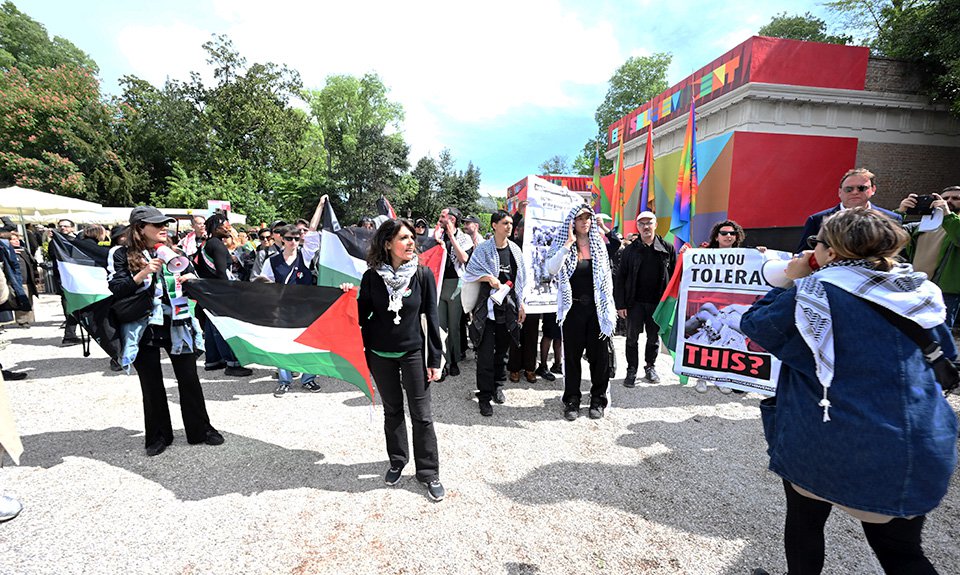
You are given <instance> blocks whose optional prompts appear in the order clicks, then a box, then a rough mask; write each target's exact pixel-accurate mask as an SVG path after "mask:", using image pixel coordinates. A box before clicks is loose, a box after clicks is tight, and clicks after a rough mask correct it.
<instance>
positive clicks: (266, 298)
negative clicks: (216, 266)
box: [184, 280, 373, 401]
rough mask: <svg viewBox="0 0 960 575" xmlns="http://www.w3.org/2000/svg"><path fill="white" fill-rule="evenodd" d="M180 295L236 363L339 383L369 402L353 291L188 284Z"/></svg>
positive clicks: (370, 391) (205, 282)
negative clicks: (203, 317)
mask: <svg viewBox="0 0 960 575" xmlns="http://www.w3.org/2000/svg"><path fill="white" fill-rule="evenodd" d="M184 293H185V294H186V295H187V297H190V298H193V299H195V300H197V304H198V305H199V306H200V307H202V308H203V310H204V313H206V315H207V319H208V320H210V321H212V322H213V325H215V326H216V327H217V330H218V331H219V332H220V334H221V335H222V336H223V339H225V340H226V342H227V344H229V345H230V349H232V350H233V353H234V354H236V356H237V360H238V361H240V363H242V364H244V365H246V364H249V363H256V364H259V365H272V366H274V367H278V368H282V369H288V370H290V371H299V372H303V373H313V374H316V375H320V376H326V377H334V378H337V379H342V380H343V381H346V382H347V383H350V384H353V385H355V386H357V387H358V388H359V389H360V391H362V392H363V393H364V394H365V395H366V396H367V397H369V398H370V399H371V401H372V400H373V386H372V385H371V380H370V370H369V369H368V368H367V360H366V358H365V357H364V352H363V339H362V338H361V336H360V323H359V321H358V319H359V318H358V311H357V291H356V288H354V289H353V290H351V291H350V292H347V293H344V292H343V291H342V290H340V289H339V288H327V287H316V286H309V285H281V284H273V283H260V282H252V283H251V282H231V281H225V280H192V281H190V282H187V283H185V284H184Z"/></svg>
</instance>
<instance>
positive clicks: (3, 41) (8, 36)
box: [0, 2, 98, 75]
mask: <svg viewBox="0 0 960 575" xmlns="http://www.w3.org/2000/svg"><path fill="white" fill-rule="evenodd" d="M61 65H68V66H79V67H81V68H86V69H88V70H90V71H91V72H93V73H94V74H96V73H97V72H98V69H97V64H96V62H94V61H93V60H92V59H91V58H90V56H88V55H87V54H85V53H84V52H83V51H82V50H80V49H79V48H77V47H76V46H74V45H73V43H72V42H70V41H69V40H66V39H64V38H61V37H59V36H54V37H53V38H52V39H51V38H50V37H49V36H48V35H47V29H46V28H44V26H43V24H40V23H39V22H37V21H36V20H34V19H33V18H30V17H29V16H27V15H26V14H24V13H23V12H20V11H19V10H17V7H16V6H15V5H14V4H13V2H4V3H3V6H0V69H5V70H6V69H10V68H13V67H17V68H19V69H20V70H21V71H22V72H23V73H24V74H27V75H29V73H30V71H31V70H33V69H35V68H56V67H57V66H61Z"/></svg>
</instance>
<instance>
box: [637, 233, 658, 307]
mask: <svg viewBox="0 0 960 575" xmlns="http://www.w3.org/2000/svg"><path fill="white" fill-rule="evenodd" d="M638 247H639V248H640V267H639V268H638V269H637V283H636V290H637V293H636V294H635V298H634V299H636V301H638V302H641V303H655V302H659V301H660V296H661V295H663V292H662V291H661V289H660V288H661V286H662V285H663V262H662V261H661V260H660V255H659V254H658V253H657V251H656V250H655V249H653V245H652V244H651V245H649V246H648V245H646V244H645V243H643V242H640V245H639V246H638Z"/></svg>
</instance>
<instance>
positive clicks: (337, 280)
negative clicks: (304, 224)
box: [317, 202, 375, 287]
mask: <svg viewBox="0 0 960 575" xmlns="http://www.w3.org/2000/svg"><path fill="white" fill-rule="evenodd" d="M320 222H321V225H320V251H319V252H318V253H317V285H320V286H327V287H337V286H339V285H340V284H342V283H352V284H354V285H360V278H361V277H363V273H364V272H365V271H367V251H368V250H369V249H370V240H372V239H373V234H374V233H375V232H374V230H368V229H364V228H358V227H353V226H350V227H347V228H342V227H340V222H339V221H337V216H336V214H334V213H333V208H332V207H331V206H330V202H326V204H325V205H324V206H323V217H322V218H321V220H320Z"/></svg>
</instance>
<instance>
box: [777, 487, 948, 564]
mask: <svg viewBox="0 0 960 575" xmlns="http://www.w3.org/2000/svg"><path fill="white" fill-rule="evenodd" d="M783 489H784V491H785V492H786V495H787V521H786V525H785V527H784V531H783V542H784V549H785V551H786V556H787V569H788V570H789V572H790V575H817V574H819V573H820V572H821V571H822V570H823V557H824V552H825V549H824V541H823V526H824V525H826V523H827V517H829V516H830V511H831V510H832V509H833V505H831V504H830V503H828V502H826V501H818V500H816V499H811V498H809V497H805V496H803V495H800V494H799V493H797V491H796V490H795V489H794V488H793V486H792V485H790V483H789V482H788V481H786V480H784V482H783ZM925 519H926V516H924V515H920V516H918V517H914V518H913V519H901V518H898V519H893V520H891V521H890V522H889V523H862V525H863V533H864V534H865V535H866V536H867V543H869V544H870V548H871V549H873V552H874V553H875V554H876V555H877V559H879V560H880V565H881V566H882V567H883V571H884V573H890V574H894V573H895V574H898V575H921V574H923V575H927V574H933V575H936V573H937V570H936V569H934V568H933V565H932V564H931V563H930V561H929V560H928V559H927V558H926V557H925V556H924V555H923V548H922V547H921V545H920V532H921V531H922V530H923V522H924V520H925Z"/></svg>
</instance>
